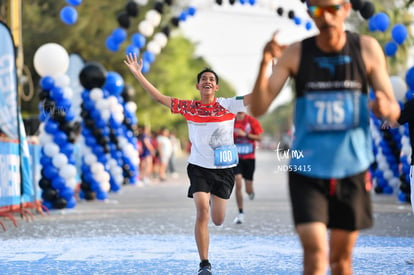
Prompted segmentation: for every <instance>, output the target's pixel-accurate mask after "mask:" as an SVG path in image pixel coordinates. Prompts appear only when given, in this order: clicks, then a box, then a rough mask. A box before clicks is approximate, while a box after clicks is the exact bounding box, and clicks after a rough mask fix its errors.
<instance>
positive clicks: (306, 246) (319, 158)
mask: <svg viewBox="0 0 414 275" xmlns="http://www.w3.org/2000/svg"><path fill="white" fill-rule="evenodd" d="M307 7H308V13H309V15H310V16H311V17H312V19H313V20H314V22H315V25H316V26H317V27H318V29H319V33H318V34H317V35H315V36H313V37H310V38H307V39H304V40H303V41H300V42H297V43H294V44H292V45H290V46H289V47H288V48H286V49H285V50H284V52H283V55H282V56H281V57H280V58H279V60H278V62H275V61H274V58H275V57H276V56H277V55H278V54H279V53H280V51H281V50H282V47H281V46H280V45H279V44H278V43H277V42H276V41H275V40H272V41H270V42H268V43H267V44H266V46H265V48H264V51H263V57H262V61H261V64H260V67H259V74H258V76H257V80H256V83H255V86H254V90H253V98H252V102H251V106H250V111H251V113H252V114H253V115H255V116H260V115H262V114H264V113H265V112H266V111H267V109H268V108H269V106H270V104H271V103H272V101H273V100H274V99H275V98H276V97H277V96H278V94H279V92H280V91H281V89H282V87H283V85H284V84H285V82H286V80H287V79H288V78H289V77H292V78H294V80H295V89H296V91H295V92H296V94H295V96H296V100H295V112H294V126H295V134H294V141H293V144H292V148H291V152H294V153H295V154H292V155H291V160H290V163H289V191H290V200H291V205H292V212H293V220H294V223H295V228H296V231H297V233H298V235H299V238H300V240H301V244H302V247H303V252H304V253H303V255H304V259H303V263H304V267H303V271H304V274H326V272H327V269H328V266H330V270H331V274H352V264H351V263H352V250H353V248H354V245H355V242H356V240H357V237H358V232H359V230H361V229H365V228H369V227H371V226H372V223H373V219H372V209H371V198H370V190H369V188H368V187H369V186H370V185H369V184H367V180H366V172H367V170H368V168H369V166H370V164H371V163H372V162H373V161H374V157H373V152H372V147H371V146H372V141H371V135H370V132H369V112H370V109H371V110H372V111H373V112H374V114H375V115H377V116H378V117H381V118H384V119H387V120H389V121H392V122H395V121H396V120H397V119H398V117H399V114H400V108H399V105H398V103H397V101H396V100H395V97H394V94H393V92H392V86H391V82H390V80H389V76H388V73H387V70H386V62H385V57H384V54H383V51H382V49H381V47H380V45H379V43H378V42H377V41H376V40H375V39H373V38H372V37H368V36H363V35H357V34H354V33H351V32H348V31H346V30H345V20H346V18H347V17H348V15H349V13H350V11H351V4H350V3H349V2H348V1H344V0H308V1H307ZM271 63H272V74H271V76H270V77H268V76H267V69H268V67H269V65H271ZM369 87H372V89H373V90H374V91H375V96H376V98H375V100H373V101H372V102H369V97H368V91H369ZM370 107H371V108H370ZM328 230H330V234H329V238H330V240H329V242H327V241H326V239H327V238H328Z"/></svg>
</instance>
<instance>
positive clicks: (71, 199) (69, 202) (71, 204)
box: [66, 197, 76, 208]
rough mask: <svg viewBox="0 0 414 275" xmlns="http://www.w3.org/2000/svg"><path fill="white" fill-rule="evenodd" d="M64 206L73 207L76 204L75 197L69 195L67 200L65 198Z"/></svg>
mask: <svg viewBox="0 0 414 275" xmlns="http://www.w3.org/2000/svg"><path fill="white" fill-rule="evenodd" d="M66 201H67V203H66V208H75V206H76V199H75V197H71V198H70V199H69V200H66Z"/></svg>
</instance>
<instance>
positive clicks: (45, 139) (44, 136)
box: [39, 132, 53, 145]
mask: <svg viewBox="0 0 414 275" xmlns="http://www.w3.org/2000/svg"><path fill="white" fill-rule="evenodd" d="M52 142H53V136H52V135H49V134H48V133H46V132H40V135H39V143H40V144H41V145H46V144H49V143H52Z"/></svg>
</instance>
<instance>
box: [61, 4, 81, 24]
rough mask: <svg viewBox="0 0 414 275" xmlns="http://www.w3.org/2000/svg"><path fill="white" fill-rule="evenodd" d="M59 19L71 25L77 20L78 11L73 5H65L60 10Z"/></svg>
mask: <svg viewBox="0 0 414 275" xmlns="http://www.w3.org/2000/svg"><path fill="white" fill-rule="evenodd" d="M60 19H61V20H62V22H63V23H65V24H67V25H73V24H75V23H76V21H77V20H78V12H77V11H76V9H75V8H74V7H71V6H66V7H63V8H62V9H61V10H60Z"/></svg>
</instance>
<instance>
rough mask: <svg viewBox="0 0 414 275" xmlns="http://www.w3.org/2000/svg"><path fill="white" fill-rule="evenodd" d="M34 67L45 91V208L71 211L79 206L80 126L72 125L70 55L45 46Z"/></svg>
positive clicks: (42, 159)
mask: <svg viewBox="0 0 414 275" xmlns="http://www.w3.org/2000/svg"><path fill="white" fill-rule="evenodd" d="M34 66H35V69H36V71H37V73H38V74H39V75H40V76H41V77H42V78H41V79H40V87H41V89H42V91H41V92H40V93H39V99H40V103H39V113H40V115H39V116H40V121H41V126H40V134H39V142H40V145H41V146H42V150H41V157H40V164H41V166H42V169H41V179H40V181H39V186H40V188H41V189H42V198H43V205H44V206H45V207H47V208H49V209H53V208H56V209H62V208H65V207H67V208H72V207H75V205H76V199H75V197H74V189H75V187H76V184H77V181H76V176H77V170H76V166H75V164H76V160H75V158H74V145H73V144H74V142H75V140H76V135H75V132H76V131H75V130H76V128H77V127H79V125H77V124H76V123H73V119H74V113H73V112H72V110H71V98H72V95H73V91H72V89H71V88H70V87H69V82H70V80H69V77H68V76H67V75H66V74H65V73H66V71H67V69H68V67H69V56H68V53H67V52H66V50H65V49H64V48H63V47H62V46H60V45H59V44H56V43H48V44H44V45H42V46H41V47H39V49H38V50H37V51H36V52H35V55H34Z"/></svg>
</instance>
